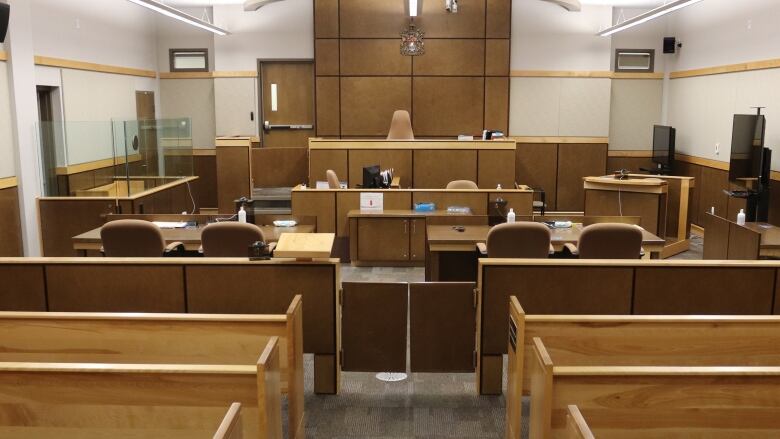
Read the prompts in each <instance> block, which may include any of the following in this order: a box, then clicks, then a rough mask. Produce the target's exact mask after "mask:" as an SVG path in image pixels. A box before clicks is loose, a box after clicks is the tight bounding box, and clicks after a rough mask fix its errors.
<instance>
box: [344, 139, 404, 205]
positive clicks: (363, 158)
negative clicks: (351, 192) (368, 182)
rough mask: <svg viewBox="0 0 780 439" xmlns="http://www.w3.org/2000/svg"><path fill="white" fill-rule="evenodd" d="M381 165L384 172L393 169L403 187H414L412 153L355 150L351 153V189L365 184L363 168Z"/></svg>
mask: <svg viewBox="0 0 780 439" xmlns="http://www.w3.org/2000/svg"><path fill="white" fill-rule="evenodd" d="M373 165H379V167H380V168H381V169H382V170H385V169H393V170H394V173H393V175H394V176H396V177H400V178H401V185H402V186H403V187H412V151H411V150H408V149H406V150H403V149H382V150H376V151H372V150H369V149H355V150H351V151H350V152H349V187H352V188H354V187H356V186H358V185H362V184H363V167H365V166H373ZM385 208H386V209H387V207H385ZM406 209H408V207H406Z"/></svg>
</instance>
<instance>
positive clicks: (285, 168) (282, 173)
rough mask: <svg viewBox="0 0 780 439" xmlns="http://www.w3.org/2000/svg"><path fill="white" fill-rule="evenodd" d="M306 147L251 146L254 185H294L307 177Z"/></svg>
mask: <svg viewBox="0 0 780 439" xmlns="http://www.w3.org/2000/svg"><path fill="white" fill-rule="evenodd" d="M307 158H308V156H307V154H306V148H252V180H253V181H254V186H255V187H294V186H296V185H299V184H301V183H303V182H305V181H306V180H307V178H308V171H307V169H308V162H307Z"/></svg>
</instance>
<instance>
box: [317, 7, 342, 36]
mask: <svg viewBox="0 0 780 439" xmlns="http://www.w3.org/2000/svg"><path fill="white" fill-rule="evenodd" d="M338 36H339V0H315V1H314V38H338Z"/></svg>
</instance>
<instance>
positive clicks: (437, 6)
mask: <svg viewBox="0 0 780 439" xmlns="http://www.w3.org/2000/svg"><path fill="white" fill-rule="evenodd" d="M443 3H444V2H439V1H423V2H422V14H421V15H420V16H419V17H417V19H416V20H415V21H416V22H417V23H418V25H419V26H420V28H422V29H423V30H424V31H425V36H426V37H428V38H484V37H485V0H458V6H459V8H458V13H457V14H452V13H450V12H447V11H446V10H445V9H444V4H443Z"/></svg>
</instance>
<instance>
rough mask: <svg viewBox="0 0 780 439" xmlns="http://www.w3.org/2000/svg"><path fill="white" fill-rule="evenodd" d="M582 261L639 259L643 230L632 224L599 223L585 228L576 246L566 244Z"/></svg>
mask: <svg viewBox="0 0 780 439" xmlns="http://www.w3.org/2000/svg"><path fill="white" fill-rule="evenodd" d="M564 247H565V248H567V249H568V250H569V251H570V252H571V254H572V255H574V256H577V257H579V258H580V259H639V258H640V257H641V256H642V230H641V229H640V228H639V227H638V226H634V225H631V224H617V223H599V224H591V225H589V226H585V227H584V228H583V229H582V234H581V235H580V239H579V242H578V243H577V245H576V246H575V245H574V244H571V243H566V244H564Z"/></svg>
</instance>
